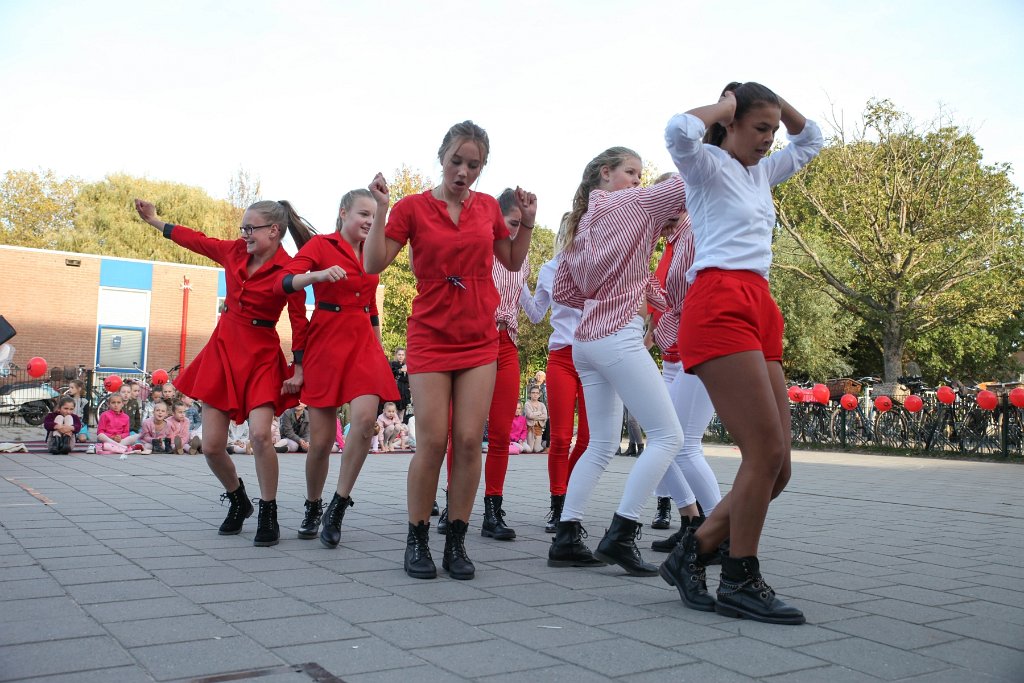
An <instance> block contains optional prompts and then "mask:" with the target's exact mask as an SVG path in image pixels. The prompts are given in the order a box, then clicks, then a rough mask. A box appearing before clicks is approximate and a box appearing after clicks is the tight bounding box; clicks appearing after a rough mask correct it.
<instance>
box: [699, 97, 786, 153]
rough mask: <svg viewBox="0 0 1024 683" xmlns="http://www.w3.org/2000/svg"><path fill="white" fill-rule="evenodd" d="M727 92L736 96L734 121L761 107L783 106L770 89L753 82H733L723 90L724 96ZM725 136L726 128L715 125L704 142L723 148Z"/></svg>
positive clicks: (711, 127) (705, 135)
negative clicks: (765, 105) (766, 105)
mask: <svg viewBox="0 0 1024 683" xmlns="http://www.w3.org/2000/svg"><path fill="white" fill-rule="evenodd" d="M727 92H732V94H733V95H735V96H736V113H735V114H734V115H733V117H732V118H733V121H739V120H740V119H742V118H743V117H744V116H745V115H746V113H747V112H748V111H750V110H751V109H753V108H754V107H757V106H759V105H764V104H768V105H772V106H775V107H779V106H781V103H780V102H779V96H778V95H776V94H775V93H774V92H772V91H771V90H770V89H769V88H766V87H765V86H763V85H761V84H760V83H755V82H753V81H748V82H747V83H737V82H736V81H733V82H732V83H730V84H729V85H727V86H725V87H724V88H723V89H722V94H723V95H724V94H725V93H727ZM725 135H726V130H725V126H723V125H722V124H720V123H713V124H711V126H710V127H709V128H708V129H707V132H705V133H704V142H706V143H708V144H709V145H714V146H715V147H721V146H722V142H723V141H724V140H725Z"/></svg>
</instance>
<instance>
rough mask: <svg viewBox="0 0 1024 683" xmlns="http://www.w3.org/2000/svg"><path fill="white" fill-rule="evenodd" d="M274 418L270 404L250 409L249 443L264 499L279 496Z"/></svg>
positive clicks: (261, 494) (272, 498)
mask: <svg viewBox="0 0 1024 683" xmlns="http://www.w3.org/2000/svg"><path fill="white" fill-rule="evenodd" d="M273 419H274V408H273V406H271V405H270V404H267V405H262V406H259V407H257V408H253V409H252V410H250V411H249V445H250V447H251V448H252V453H253V455H254V456H256V478H257V479H259V482H260V498H262V499H263V500H275V499H276V498H277V480H278V465H277V451H275V450H274V441H273V438H272V437H271V436H270V423H271V421H272V420H273Z"/></svg>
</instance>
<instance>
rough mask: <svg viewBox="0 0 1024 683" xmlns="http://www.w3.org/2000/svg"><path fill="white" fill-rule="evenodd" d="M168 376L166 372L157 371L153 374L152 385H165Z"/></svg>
mask: <svg viewBox="0 0 1024 683" xmlns="http://www.w3.org/2000/svg"><path fill="white" fill-rule="evenodd" d="M169 379H170V376H169V375H168V374H167V371H166V370H157V371H155V372H154V373H153V384H167V380H169Z"/></svg>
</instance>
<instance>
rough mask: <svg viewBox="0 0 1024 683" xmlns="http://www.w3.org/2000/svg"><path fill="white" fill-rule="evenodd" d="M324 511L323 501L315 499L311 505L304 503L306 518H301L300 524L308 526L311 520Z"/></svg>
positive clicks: (311, 522)
mask: <svg viewBox="0 0 1024 683" xmlns="http://www.w3.org/2000/svg"><path fill="white" fill-rule="evenodd" d="M323 513H324V505H323V503H321V502H319V501H317V502H315V503H313V504H312V505H309V504H307V505H306V518H305V519H303V520H302V526H310V525H311V524H313V520H314V519H316V518H317V517H320V516H322V515H323Z"/></svg>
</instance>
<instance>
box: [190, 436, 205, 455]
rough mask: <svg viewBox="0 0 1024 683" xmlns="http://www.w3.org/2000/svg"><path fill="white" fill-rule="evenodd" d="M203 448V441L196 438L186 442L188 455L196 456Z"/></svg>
mask: <svg viewBox="0 0 1024 683" xmlns="http://www.w3.org/2000/svg"><path fill="white" fill-rule="evenodd" d="M202 448H203V440H202V439H200V438H199V437H198V436H193V437H192V438H191V439H190V440H189V442H188V454H189V455H197V454H198V453H199V451H200V450H202Z"/></svg>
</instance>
